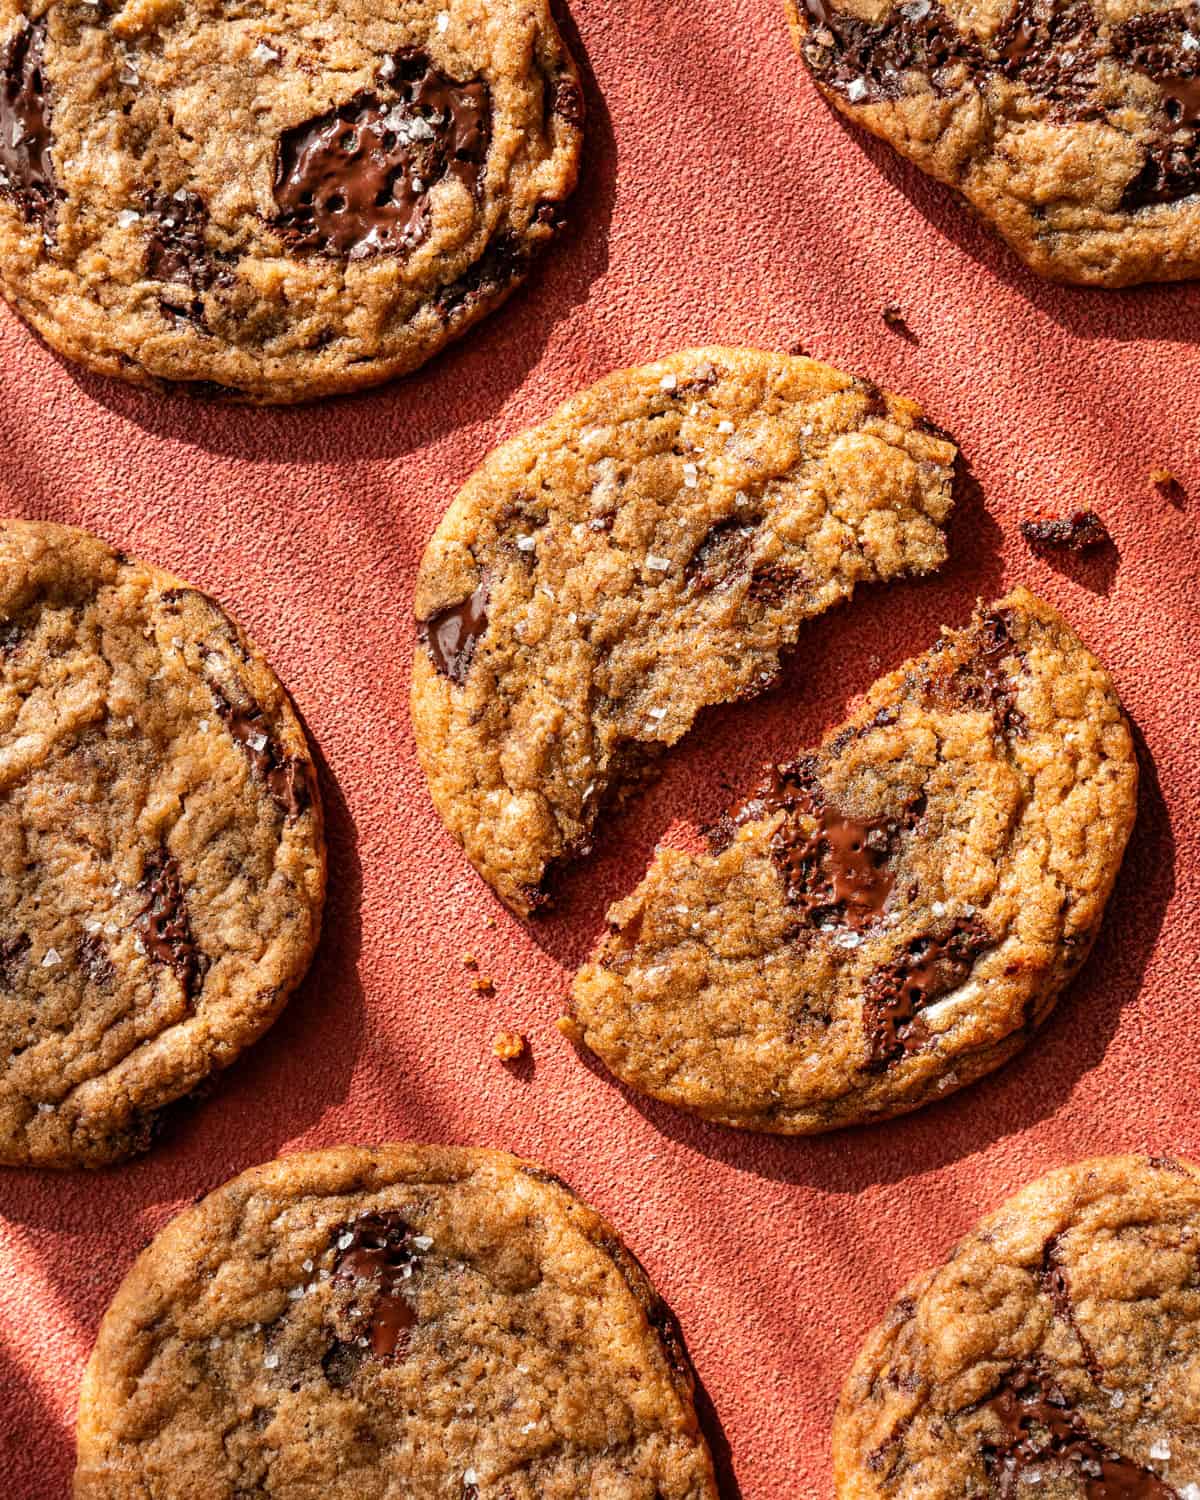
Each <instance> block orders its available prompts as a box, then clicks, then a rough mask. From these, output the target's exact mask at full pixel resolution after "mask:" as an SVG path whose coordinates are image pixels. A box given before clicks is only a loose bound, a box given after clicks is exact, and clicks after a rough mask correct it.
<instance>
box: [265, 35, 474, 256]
mask: <svg viewBox="0 0 1200 1500" xmlns="http://www.w3.org/2000/svg"><path fill="white" fill-rule="evenodd" d="M379 83H380V86H379V89H378V90H367V91H365V92H363V93H360V94H356V95H355V97H354V98H353V99H350V100H348V101H347V102H346V103H345V104H343V105H341V106H339V108H337V109H335V110H331V111H330V112H329V113H328V114H324V115H318V116H317V117H316V118H315V119H312V120H306V121H305V122H304V124H302V125H296V126H294V127H293V128H292V129H291V130H286V131H284V133H283V135H282V136H281V137H280V139H279V143H278V146H277V148H276V155H275V202H276V205H277V206H278V209H279V213H278V214H277V215H276V217H275V219H274V221H273V222H274V226H275V227H276V228H277V229H279V230H280V231H281V232H282V233H283V235H284V236H285V238H286V239H287V240H288V242H289V244H290V246H291V247H292V249H293V250H299V251H310V252H315V253H317V254H321V255H334V256H338V255H345V256H349V257H350V258H351V259H352V260H358V259H361V258H362V257H364V256H368V255H379V254H391V255H404V254H408V253H409V252H410V251H411V250H413V249H415V248H416V246H417V245H419V244H420V243H421V242H422V240H424V239H425V237H426V235H427V234H428V233H429V212H428V210H429V193H430V190H431V189H432V188H433V187H434V186H435V185H436V184H437V183H439V182H442V181H445V180H447V179H448V178H456V179H457V180H458V181H459V182H461V183H462V184H463V185H464V187H466V188H467V189H468V191H470V192H471V193H472V194H474V195H478V192H479V187H480V182H481V179H482V175H483V168H484V163H485V162H486V160H487V153H488V144H489V137H490V133H491V118H490V116H491V100H490V95H489V92H488V87H487V84H485V83H483V82H481V81H478V80H476V81H472V82H465V83H458V82H455V81H454V80H453V79H450V78H447V77H446V76H445V75H444V74H442V73H439V72H438V71H437V70H436V69H435V68H434V66H433V64H432V63H431V62H430V61H429V59H428V57H426V56H425V55H424V54H423V53H421V52H418V51H416V50H413V49H407V50H405V51H403V52H400V53H397V54H396V56H395V58H393V59H391V60H389V62H388V63H386V64H385V65H384V67H383V68H382V69H381V70H380V75H379Z"/></svg>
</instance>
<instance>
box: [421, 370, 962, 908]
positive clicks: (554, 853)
mask: <svg viewBox="0 0 1200 1500" xmlns="http://www.w3.org/2000/svg"><path fill="white" fill-rule="evenodd" d="M955 455H956V450H955V448H954V446H953V444H952V443H950V442H949V441H947V440H946V438H945V436H944V434H941V433H940V432H938V431H937V430H936V429H934V428H932V427H931V426H930V424H928V423H927V422H926V421H925V420H924V418H923V417H922V414H921V411H920V408H919V407H917V406H916V405H915V404H914V403H913V402H911V401H906V400H904V399H903V398H900V397H897V396H891V395H888V394H885V393H884V392H882V391H880V390H879V388H878V387H877V386H874V385H872V384H870V383H869V382H866V381H863V380H859V379H856V378H855V377H853V376H850V375H845V374H843V373H842V372H841V371H838V370H834V369H831V368H830V367H829V366H827V365H821V364H817V363H816V362H815V361H813V360H810V359H803V358H793V357H789V356H787V355H780V354H767V353H762V352H760V351H757V350H750V349H725V348H709V349H698V350H690V351H686V352H684V353H681V354H676V355H672V356H671V357H670V358H667V359H664V360H662V361H660V362H659V363H658V364H655V365H650V366H647V367H645V368H642V369H636V370H625V371H620V372H618V373H617V374H615V375H613V376H610V377H609V378H608V379H606V380H603V381H601V382H600V383H599V384H598V385H596V386H594V387H593V388H592V389H591V390H588V391H585V392H583V393H582V394H581V395H579V396H576V397H575V398H574V399H573V400H571V401H569V402H568V403H567V404H566V405H565V406H563V407H562V408H561V409H560V410H559V411H558V412H557V413H556V414H555V416H553V417H552V418H551V419H550V421H549V422H547V423H546V424H544V425H543V426H542V427H539V428H536V429H534V430H533V431H531V432H527V433H524V434H522V435H521V436H519V437H517V438H515V439H513V440H512V441H511V442H509V443H506V444H505V445H504V446H503V447H501V448H499V449H497V450H496V452H494V453H493V454H492V455H491V456H490V457H489V458H488V459H487V461H486V462H485V463H484V465H483V466H482V468H480V469H479V470H478V471H477V472H476V473H475V474H474V475H473V476H472V477H471V479H469V480H468V481H467V484H466V485H465V486H464V488H463V489H462V491H461V492H460V493H459V495H458V497H457V498H456V499H455V501H454V503H453V504H452V505H451V507H450V509H449V511H448V512H447V514H446V516H445V518H444V519H443V521H442V523H441V525H440V526H439V527H438V529H437V531H436V533H435V534H434V536H433V539H432V540H431V542H430V544H429V546H428V548H427V549H426V552H425V557H424V560H423V562H422V564H421V570H420V574H419V577H418V580H417V588H416V600H415V607H416V614H417V620H418V625H419V635H420V640H419V643H418V646H417V650H416V655H415V660H414V672H413V694H412V706H413V719H414V726H415V730H416V739H417V749H418V751H419V753H420V756H421V762H422V765H423V766H424V769H425V773H426V776H427V777H428V779H429V785H430V790H431V792H432V794H433V800H434V802H435V804H436V805H437V809H438V811H439V813H440V814H441V816H442V818H443V820H444V821H445V823H446V825H447V826H448V827H449V829H450V830H451V832H452V833H453V834H454V836H455V837H456V838H457V839H458V841H459V842H460V843H461V844H462V845H463V847H464V848H465V850H466V852H467V855H468V857H469V858H470V859H471V861H472V863H473V864H474V865H475V867H476V868H477V869H478V870H479V872H480V874H482V875H483V876H484V878H485V879H486V880H488V881H489V882H490V883H491V884H492V885H493V886H494V887H495V889H496V891H497V892H498V893H499V895H500V896H501V897H502V898H503V899H504V900H505V901H506V902H507V903H508V904H509V906H511V907H512V908H513V909H514V910H515V911H517V912H519V913H521V914H527V913H528V912H530V911H531V910H532V909H534V908H536V907H537V906H538V905H539V904H542V903H544V901H545V899H546V897H547V891H546V882H547V877H548V874H550V873H551V872H552V867H553V866H554V865H556V864H557V863H560V862H563V861H565V860H568V859H570V858H572V857H574V856H577V855H580V854H583V853H586V852H587V850H588V849H589V847H590V844H591V840H592V837H593V830H594V828H595V826H596V823H597V819H598V818H599V817H600V816H601V815H602V813H603V811H604V810H605V808H606V807H607V806H608V805H610V804H612V803H613V802H614V801H615V800H616V799H618V798H619V797H620V796H621V794H622V792H623V791H626V790H628V789H629V788H630V787H631V786H632V785H633V784H634V783H635V782H636V781H637V780H638V778H639V777H640V776H643V775H644V774H645V772H646V770H647V769H648V767H649V765H650V762H651V761H652V759H653V757H654V756H655V755H656V754H658V753H659V752H661V751H662V750H663V749H665V748H666V747H667V746H670V745H673V744H674V743H675V742H676V741H677V740H679V739H680V738H681V737H682V736H683V735H684V734H685V733H686V732H687V730H688V729H689V728H690V727H691V725H692V723H693V721H694V719H695V717H696V715H697V714H698V713H699V712H700V711H701V709H703V708H705V707H708V706H710V705H712V704H716V703H724V702H729V701H731V700H733V699H738V698H748V697H752V696H753V695H754V694H756V693H759V692H761V691H763V690H764V689H765V688H767V687H769V686H771V684H772V683H773V682H774V680H775V677H776V675H777V672H778V669H779V658H780V654H781V652H783V651H784V650H786V649H787V648H788V647H789V646H791V645H793V644H794V643H795V641H796V638H797V635H798V633H799V630H800V627H801V625H802V623H803V622H804V621H805V620H807V619H810V618H812V617H813V616H815V615H817V614H820V613H821V612H822V611H824V610H826V609H828V608H830V607H831V606H833V605H834V604H837V603H839V602H841V601H842V600H844V599H847V598H849V597H850V595H851V594H852V593H853V592H854V589H855V588H856V587H857V586H858V585H859V584H860V583H866V582H874V581H879V580H884V579H891V578H896V577H900V576H903V575H907V574H917V573H926V572H930V571H932V570H933V569H935V568H938V567H940V566H941V564H942V563H943V562H944V561H945V557H946V541H945V536H944V534H943V532H942V530H941V527H942V525H943V523H944V522H945V520H946V519H947V517H948V515H949V513H950V510H951V506H952V503H953V502H952V484H953V465H954V459H955Z"/></svg>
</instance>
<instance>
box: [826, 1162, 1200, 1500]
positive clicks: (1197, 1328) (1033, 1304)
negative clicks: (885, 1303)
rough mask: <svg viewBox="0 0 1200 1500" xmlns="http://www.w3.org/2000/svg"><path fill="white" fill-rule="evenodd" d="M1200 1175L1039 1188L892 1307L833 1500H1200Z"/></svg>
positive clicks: (1064, 1179) (1090, 1167) (1153, 1170)
mask: <svg viewBox="0 0 1200 1500" xmlns="http://www.w3.org/2000/svg"><path fill="white" fill-rule="evenodd" d="M1197 1369H1200V1173H1198V1171H1197V1168H1196V1167H1195V1166H1194V1165H1193V1164H1191V1163H1188V1162H1181V1161H1176V1160H1173V1159H1171V1158H1168V1157H1157V1158H1156V1157H1150V1158H1147V1157H1143V1156H1114V1157H1107V1158H1100V1159H1099V1160H1096V1161H1085V1162H1081V1163H1079V1165H1077V1166H1074V1167H1067V1168H1065V1169H1064V1170H1062V1171H1058V1172H1052V1173H1051V1174H1050V1175H1049V1176H1048V1177H1043V1178H1042V1179H1041V1180H1040V1181H1038V1182H1035V1183H1033V1184H1032V1185H1031V1186H1029V1187H1027V1188H1026V1189H1025V1190H1024V1191H1023V1192H1021V1193H1019V1194H1018V1195H1017V1196H1016V1197H1015V1198H1013V1199H1011V1200H1010V1201H1009V1202H1008V1203H1006V1204H1005V1205H1004V1207H1003V1208H1001V1209H1000V1210H999V1211H998V1212H996V1213H994V1214H992V1215H991V1216H990V1217H989V1218H987V1219H985V1220H984V1221H983V1223H982V1224H980V1226H979V1227H978V1229H976V1230H975V1231H974V1233H972V1234H969V1235H967V1237H966V1238H965V1239H964V1240H962V1241H960V1243H959V1244H958V1245H957V1246H956V1248H955V1249H954V1250H953V1251H952V1252H951V1255H950V1258H949V1259H948V1260H947V1261H946V1263H945V1264H944V1265H942V1266H941V1267H939V1268H938V1269H937V1270H934V1271H930V1272H927V1273H926V1274H925V1275H924V1276H920V1277H918V1278H917V1279H916V1280H915V1281H914V1282H913V1283H912V1284H911V1285H910V1286H909V1287H908V1288H907V1290H906V1291H905V1292H904V1293H903V1294H902V1295H901V1296H900V1298H899V1299H898V1300H897V1301H896V1302H895V1303H894V1304H893V1305H892V1307H891V1309H890V1311H889V1312H888V1314H887V1316H886V1317H885V1318H884V1320H883V1322H882V1323H881V1324H880V1325H879V1327H878V1328H877V1329H876V1330H875V1331H874V1333H872V1334H871V1336H870V1338H869V1339H868V1340H867V1343H866V1346H865V1347H864V1349H863V1351H862V1353H861V1354H860V1355H859V1357H858V1360H857V1362H856V1364H855V1366H854V1369H853V1370H852V1371H851V1374H850V1377H849V1379H848V1380H847V1382H846V1386H845V1389H844V1391H843V1393H842V1400H841V1405H840V1407H839V1410H838V1414H837V1419H836V1421H835V1424H834V1435H833V1453H834V1468H835V1473H836V1493H837V1495H838V1497H839V1500H883V1497H884V1496H887V1497H889V1500H960V1497H962V1496H964V1495H980V1496H984V1495H995V1496H1003V1497H1012V1500H1017V1497H1021V1500H1029V1497H1033V1496H1038V1497H1040V1500H1196V1496H1197V1495H1200V1423H1198V1422H1197V1418H1196V1402H1197V1394H1196V1371H1197Z"/></svg>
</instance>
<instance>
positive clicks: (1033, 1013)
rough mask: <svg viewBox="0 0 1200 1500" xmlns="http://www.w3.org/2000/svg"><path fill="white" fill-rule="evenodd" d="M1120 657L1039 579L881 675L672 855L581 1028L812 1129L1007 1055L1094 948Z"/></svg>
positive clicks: (600, 962)
mask: <svg viewBox="0 0 1200 1500" xmlns="http://www.w3.org/2000/svg"><path fill="white" fill-rule="evenodd" d="M1136 793H1137V762H1136V760H1135V757H1134V750H1133V743H1132V740H1131V737H1130V732H1129V727H1128V725H1127V723H1126V721H1125V716H1124V714H1123V713H1122V711H1121V705H1120V703H1119V702H1118V701H1117V695H1116V691H1115V689H1114V688H1113V684H1112V681H1111V680H1110V678H1109V676H1108V673H1107V672H1106V671H1105V670H1104V668H1103V667H1102V666H1101V665H1100V663H1099V662H1098V661H1097V660H1096V658H1095V657H1094V656H1092V655H1091V654H1090V652H1088V651H1087V650H1086V649H1085V648H1084V646H1083V645H1082V643H1081V642H1080V641H1079V640H1078V638H1077V637H1076V636H1075V635H1074V633H1073V632H1072V631H1071V629H1070V627H1069V626H1068V625H1067V624H1066V622H1065V621H1064V620H1063V619H1062V618H1061V616H1059V615H1058V614H1056V613H1055V612H1054V610H1052V609H1051V608H1050V607H1049V606H1048V605H1046V604H1043V603H1042V602H1041V600H1039V599H1035V598H1034V597H1033V595H1032V594H1029V593H1027V592H1026V591H1025V590H1024V589H1018V590H1016V591H1015V592H1014V593H1012V594H1010V595H1009V596H1008V597H1007V598H1004V599H1001V600H1000V601H999V602H998V603H996V604H993V605H992V606H991V607H990V608H987V609H981V610H980V612H979V613H978V614H977V615H976V617H975V619H974V620H973V622H972V623H971V625H970V626H968V627H967V628H966V629H963V630H957V631H950V632H946V633H945V634H944V635H943V638H942V639H941V640H940V641H939V642H938V643H937V645H936V646H934V648H933V649H932V650H931V651H929V652H927V653H926V655H924V656H922V657H918V658H916V659H915V660H914V661H910V662H907V663H905V665H904V666H902V667H900V668H898V669H897V670H896V671H895V672H893V673H891V674H890V675H889V676H887V677H884V678H882V679H881V680H880V681H879V682H877V683H876V684H875V685H874V687H873V688H872V689H871V690H870V692H869V693H868V694H867V697H866V700H865V702H864V703H863V705H862V707H861V708H860V709H859V711H858V712H857V713H856V714H855V715H854V716H853V718H851V719H850V721H849V722H848V723H847V724H846V725H844V726H843V727H842V728H840V729H838V730H837V731H836V732H835V733H833V734H832V735H831V736H830V737H829V738H828V739H827V740H826V742H825V743H824V745H822V746H821V748H820V749H819V750H817V751H815V752H813V753H812V754H808V755H803V756H801V757H800V758H799V759H797V760H795V761H793V762H791V763H790V764H787V765H778V766H774V767H772V768H771V769H770V770H769V772H768V774H767V776H766V778H765V779H764V781H763V782H762V784H761V785H760V786H759V787H757V788H756V789H755V790H754V791H753V792H752V793H751V794H750V796H749V797H747V798H746V799H745V800H744V801H743V802H742V803H741V804H740V805H739V806H738V807H736V808H734V809H733V810H732V811H731V812H730V813H728V814H727V815H726V816H725V817H724V818H723V819H722V820H721V821H720V823H719V824H718V826H717V827H716V828H714V829H712V830H711V831H710V834H709V841H710V852H708V853H705V854H700V855H695V854H688V853H684V852H682V851H679V850H669V849H663V850H660V851H659V853H658V854H657V855H656V857H655V859H654V862H653V864H652V865H651V868H650V871H649V873H648V874H647V876H646V878H645V879H644V881H643V882H642V884H641V885H640V886H639V888H638V889H637V890H636V891H635V892H634V893H633V895H631V896H629V897H628V898H627V899H626V900H624V901H622V902H620V903H618V904H617V905H616V906H614V907H613V908H612V909H611V911H610V912H609V917H608V920H609V932H608V934H607V936H606V937H605V938H604V939H603V941H602V942H601V944H600V947H599V950H598V953H597V954H596V957H595V959H594V961H593V962H592V963H590V964H588V965H587V966H585V967H584V968H583V969H582V970H581V971H580V973H579V975H578V976H577V978H576V981H575V987H574V997H573V1006H574V1016H573V1018H570V1019H568V1020H567V1021H566V1022H564V1030H566V1031H567V1033H568V1035H571V1036H572V1037H574V1038H575V1039H576V1040H578V1041H580V1042H582V1043H583V1044H585V1045H586V1046H587V1047H589V1048H590V1049H591V1050H592V1051H593V1052H594V1053H596V1054H597V1055H598V1056H599V1057H600V1058H602V1059H603V1061H604V1062H605V1063H606V1064H607V1065H608V1066H609V1067H610V1068H611V1069H612V1070H613V1072H614V1073H616V1074H617V1075H618V1076H619V1077H620V1078H622V1079H624V1080H625V1082H627V1083H629V1084H631V1085H632V1086H633V1087H634V1088H637V1089H640V1090H642V1091H643V1092H645V1093H648V1094H652V1095H654V1096H656V1097H657V1098H660V1099H665V1100H667V1101H668V1102H669V1103H671V1104H675V1105H679V1106H681V1107H683V1108H685V1109H690V1110H694V1111H695V1112H697V1113H698V1114H701V1115H704V1116H706V1117H707V1118H709V1119H712V1120H719V1121H721V1122H722V1123H724V1124H727V1125H738V1126H744V1127H747V1128H751V1129H756V1130H772V1131H779V1132H781V1133H784V1134H808V1133H811V1132H815V1131H821V1130H830V1129H833V1128H835V1127H837V1126H842V1125H853V1124H857V1123H860V1122H862V1121H867V1120H872V1119H878V1118H882V1117H885V1116H888V1115H895V1114H900V1113H902V1112H904V1111H906V1110H910V1109H915V1108H916V1107H917V1106H918V1105H921V1104H924V1103H926V1102H927V1101H929V1100H930V1099H936V1098H938V1097H940V1096H942V1095H944V1094H947V1093H949V1092H950V1091H952V1090H953V1089H957V1088H960V1087H962V1085H964V1084H966V1083H970V1082H971V1081H972V1080H973V1079H975V1078H978V1077H980V1076H981V1075H982V1074H984V1073H988V1072H990V1071H991V1070H992V1069H993V1068H996V1067H998V1066H999V1065H1000V1064H1001V1063H1003V1062H1004V1061H1006V1060H1007V1059H1008V1058H1009V1057H1011V1056H1012V1055H1013V1054H1014V1053H1015V1052H1017V1051H1018V1050H1019V1049H1020V1048H1021V1047H1022V1046H1023V1045H1024V1044H1025V1042H1026V1041H1027V1040H1028V1038H1029V1036H1030V1034H1031V1032H1032V1031H1033V1029H1034V1028H1035V1027H1036V1026H1037V1025H1038V1024H1039V1023H1040V1022H1041V1021H1042V1020H1043V1019H1044V1018H1045V1017H1046V1016H1047V1015H1048V1014H1049V1012H1050V1010H1051V1009H1052V1007H1053V1005H1054V1002H1055V999H1056V997H1057V995H1058V992H1059V991H1060V990H1061V989H1062V987H1063V985H1064V984H1066V982H1067V980H1068V979H1070V978H1071V976H1072V975H1073V974H1074V973H1075V972H1076V970H1077V969H1078V968H1079V966H1080V965H1081V964H1082V963H1083V960H1084V959H1085V958H1086V956H1087V953H1088V950H1089V949H1090V948H1091V946H1092V943H1093V941H1094V939H1095V937H1096V931H1097V928H1098V926H1099V923H1100V918H1101V914H1102V913H1103V910H1104V905H1105V902H1106V901H1107V900H1108V896H1109V892H1110V891H1111V890H1112V886H1113V882H1114V880H1115V879H1116V874H1117V868H1118V866H1119V865H1120V863H1121V856H1122V853H1123V852H1124V848H1125V842H1126V839H1127V838H1128V836H1129V831H1130V829H1131V827H1132V825H1133V819H1134V811H1135V803H1136Z"/></svg>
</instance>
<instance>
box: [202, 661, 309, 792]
mask: <svg viewBox="0 0 1200 1500" xmlns="http://www.w3.org/2000/svg"><path fill="white" fill-rule="evenodd" d="M209 689H210V691H211V692H212V695H213V701H214V702H215V703H216V705H217V712H218V713H219V714H220V716H221V718H222V719H223V720H224V721H225V727H226V728H227V729H228V730H229V733H230V734H231V735H232V736H233V738H234V739H235V740H236V741H237V742H238V744H239V745H240V746H241V747H242V749H243V750H244V751H245V752H246V756H247V758H248V759H249V761H250V767H251V770H252V771H253V772H254V774H255V776H257V777H258V779H259V780H260V781H261V782H262V783H263V784H264V786H265V787H266V789H267V791H268V792H269V793H270V794H271V797H272V798H273V799H274V801H275V803H276V805H277V806H278V808H279V809H280V811H281V812H283V813H285V814H286V815H287V816H288V817H289V818H298V817H299V816H300V814H301V813H302V812H303V811H304V809H305V808H306V807H307V806H308V801H309V796H308V772H307V769H306V767H305V766H304V764H303V763H302V762H301V761H299V760H297V759H295V757H294V756H291V755H285V754H284V752H283V748H282V746H281V745H280V744H279V742H278V741H277V740H275V739H273V738H272V736H271V734H270V726H269V725H268V723H267V720H266V718H265V716H264V714H263V711H262V709H261V708H259V707H258V705H257V704H252V705H251V706H250V707H249V708H238V707H236V706H235V705H234V704H232V703H231V702H230V701H229V699H228V698H226V696H225V694H224V693H223V692H221V690H220V688H218V687H215V686H213V684H212V683H210V684H209Z"/></svg>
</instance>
